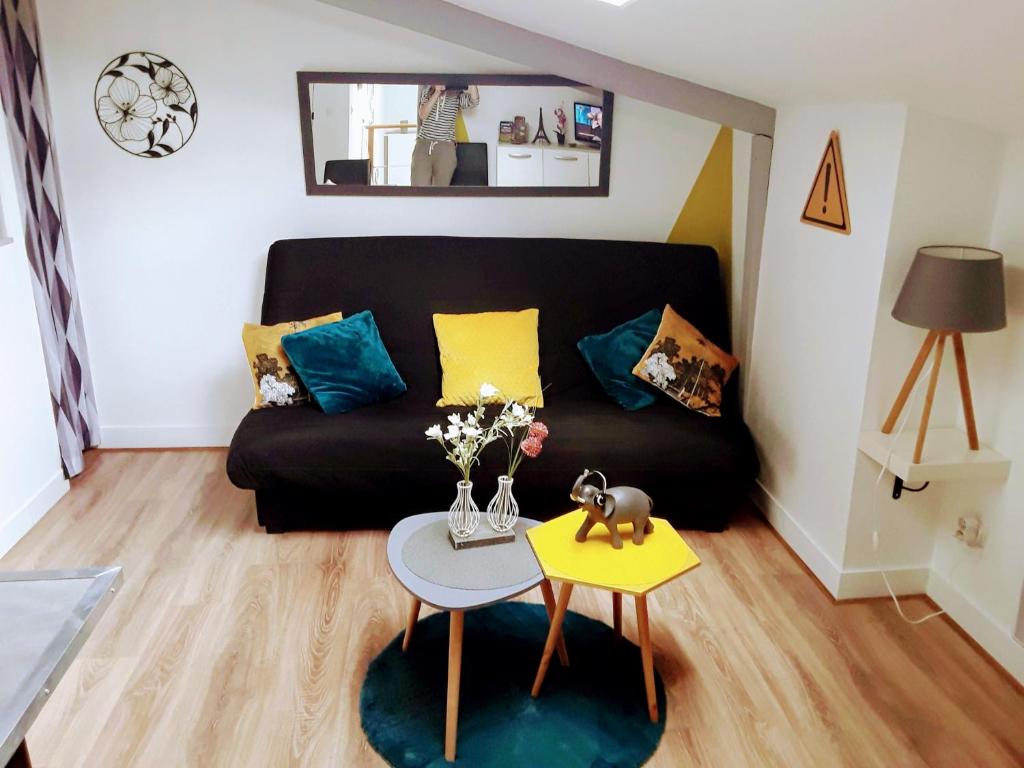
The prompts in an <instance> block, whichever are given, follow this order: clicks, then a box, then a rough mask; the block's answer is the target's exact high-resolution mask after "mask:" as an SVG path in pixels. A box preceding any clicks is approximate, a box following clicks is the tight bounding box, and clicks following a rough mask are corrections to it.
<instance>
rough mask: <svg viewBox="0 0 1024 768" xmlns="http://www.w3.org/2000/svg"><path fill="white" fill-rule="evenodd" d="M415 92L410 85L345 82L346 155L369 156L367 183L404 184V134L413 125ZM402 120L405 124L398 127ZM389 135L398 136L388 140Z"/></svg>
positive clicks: (406, 154) (408, 156)
mask: <svg viewBox="0 0 1024 768" xmlns="http://www.w3.org/2000/svg"><path fill="white" fill-rule="evenodd" d="M418 94H419V87H418V86H417V85H414V84H410V85H395V84H379V83H378V84H373V83H353V84H351V85H349V105H350V106H349V127H348V142H349V154H348V156H349V157H350V158H354V159H356V158H358V159H361V158H369V159H370V183H371V184H396V183H397V184H405V185H408V183H409V181H408V178H407V177H408V168H409V165H410V163H411V160H412V148H411V145H410V144H409V138H408V137H409V136H414V134H409V133H408V131H409V130H410V128H415V125H416V103H417V96H418ZM403 123H404V124H405V125H406V126H408V127H405V128H402V127H400V126H401V125H402V124H403ZM371 133H372V134H373V136H371ZM392 134H395V135H402V138H401V139H397V138H396V139H395V140H394V141H391V140H390V136H391V135H392ZM407 148H408V151H407ZM371 153H372V154H373V157H370V154H371ZM403 179H404V181H403Z"/></svg>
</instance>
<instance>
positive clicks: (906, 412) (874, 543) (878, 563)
mask: <svg viewBox="0 0 1024 768" xmlns="http://www.w3.org/2000/svg"><path fill="white" fill-rule="evenodd" d="M933 368H935V359H934V358H932V359H931V361H930V365H929V366H928V374H927V375H925V376H921V377H919V378H918V380H917V384H915V385H914V389H913V392H911V395H910V402H909V403H907V405H906V407H905V408H904V409H903V419H902V421H901V422H900V427H899V429H898V430H896V434H895V435H894V436H893V438H892V442H890V443H889V453H887V454H886V456H885V461H883V462H882V470H881V472H879V473H878V479H877V480H875V488H874V493H873V494H872V496H871V506H872V516H873V518H874V522H875V527H874V530H873V531H872V532H871V549H872V551H873V552H874V555H875V567H877V568H878V572H879V573H881V574H882V580H883V581H884V582H885V588H886V589H887V590H889V596H890V597H891V598H892V601H893V603H894V604H895V606H896V612H897V613H899V615H900V618H901V619H903V621H905V622H907V624H924V622H926V621H928V620H929V619H934V618H935V617H936V616H941V615H942V614H944V613H945V611H944V610H938V611H934V612H933V613H929V614H927V615H926V616H922V617H921V618H919V619H911V618H910V617H908V616H907V615H906V614H905V613H904V612H903V606H902V605H901V604H900V599H899V598H898V597H897V596H896V591H895V590H894V589H893V588H892V584H890V583H889V576H888V575H887V574H886V572H885V569H884V568H882V559H881V557H880V556H879V554H878V542H879V536H878V529H879V527H880V526H879V523H880V522H881V518H880V517H879V513H878V489H879V486H881V484H882V478H883V477H885V473H886V471H887V470H888V468H889V461H890V460H891V459H892V455H893V453H894V452H895V451H896V443H897V442H898V441H899V439H900V435H902V434H903V429H904V427H906V426H907V419H908V418H909V417H910V414H911V412H912V411H913V410H914V403H915V402H916V400H917V393H918V388H919V386H920V384H921V382H922V381H924V380H926V379H929V378H931V374H932V369H933ZM953 570H956V568H954V569H953Z"/></svg>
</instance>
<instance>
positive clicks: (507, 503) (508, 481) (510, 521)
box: [487, 475, 519, 532]
mask: <svg viewBox="0 0 1024 768" xmlns="http://www.w3.org/2000/svg"><path fill="white" fill-rule="evenodd" d="M512 480H513V478H511V477H509V476H508V475H502V476H501V477H499V478H498V492H497V493H496V494H494V498H493V499H491V503H490V504H488V505H487V522H489V523H490V524H491V528H493V529H494V530H496V531H501V532H505V531H510V530H512V528H513V526H515V524H516V520H518V519H519V502H517V501H516V497H515V496H513V495H512Z"/></svg>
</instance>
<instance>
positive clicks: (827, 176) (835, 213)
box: [800, 131, 850, 235]
mask: <svg viewBox="0 0 1024 768" xmlns="http://www.w3.org/2000/svg"><path fill="white" fill-rule="evenodd" d="M800 221H802V222H804V223H805V224H813V225H814V226H816V227H822V228H824V229H830V230H832V231H833V232H842V233H843V234H844V235H848V234H850V209H849V208H848V207H847V204H846V177H845V176H844V174H843V155H842V152H840V150H839V132H838V131H832V133H831V135H830V136H829V138H828V146H827V147H825V154H824V156H823V157H822V158H821V165H819V166H818V175H817V176H815V177H814V184H813V186H811V194H809V195H808V196H807V205H805V206H804V213H803V216H801V217H800Z"/></svg>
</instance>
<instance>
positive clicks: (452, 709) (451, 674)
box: [444, 611, 465, 763]
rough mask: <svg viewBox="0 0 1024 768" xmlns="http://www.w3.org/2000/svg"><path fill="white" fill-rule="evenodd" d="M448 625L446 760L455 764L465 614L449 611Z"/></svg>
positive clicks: (445, 723) (445, 724) (445, 722)
mask: <svg viewBox="0 0 1024 768" xmlns="http://www.w3.org/2000/svg"><path fill="white" fill-rule="evenodd" d="M448 617H449V625H448V708H447V711H446V713H445V721H444V759H445V760H447V761H448V762H450V763H453V762H455V739H456V735H457V734H458V731H459V683H460V681H461V680H462V626H463V620H464V619H465V614H464V613H463V612H462V611H449V612H448Z"/></svg>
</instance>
